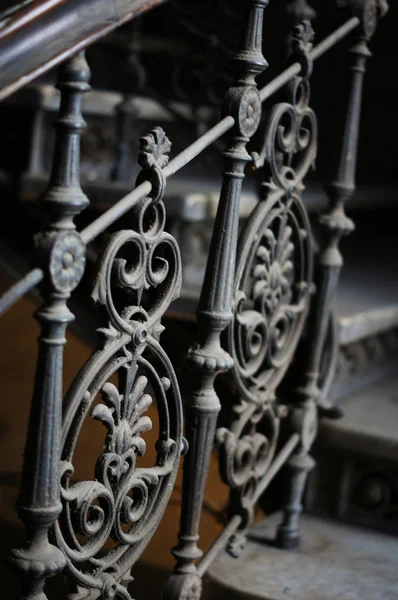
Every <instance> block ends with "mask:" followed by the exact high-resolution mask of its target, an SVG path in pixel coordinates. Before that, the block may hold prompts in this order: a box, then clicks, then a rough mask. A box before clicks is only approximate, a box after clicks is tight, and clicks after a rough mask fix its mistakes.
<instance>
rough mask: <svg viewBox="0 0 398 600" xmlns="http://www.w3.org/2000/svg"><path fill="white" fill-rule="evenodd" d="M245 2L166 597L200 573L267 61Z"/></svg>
mask: <svg viewBox="0 0 398 600" xmlns="http://www.w3.org/2000/svg"><path fill="white" fill-rule="evenodd" d="M246 4H247V5H248V17H247V25H246V29H245V32H244V35H243V40H242V44H241V46H240V48H241V49H240V50H239V51H238V53H237V54H236V55H235V56H234V57H233V66H234V68H235V71H236V82H237V83H236V85H235V86H234V87H232V88H231V89H230V90H229V91H228V92H227V95H226V98H225V112H226V114H229V115H231V116H232V117H233V118H234V120H235V125H234V127H233V129H232V131H231V136H230V139H229V142H228V145H227V149H226V151H225V152H224V174H223V183H222V189H221V194H220V201H219V204H218V210H217V216H216V219H215V223H214V228H213V236H212V240H211V244H210V250H209V257H208V261H207V266H206V272H205V277H204V282H203V287H202V292H201V297H200V301H199V306H198V310H197V318H198V325H199V333H198V343H197V344H196V345H195V346H193V347H192V348H191V349H190V351H189V353H188V360H187V363H188V366H189V368H190V369H192V371H193V373H192V375H193V376H192V388H193V392H192V395H191V396H190V398H188V402H187V404H188V405H187V414H186V435H187V437H188V440H189V452H188V454H187V455H186V457H185V459H184V481H183V499H182V512H181V525H180V533H179V543H178V545H177V546H176V547H175V548H174V549H173V550H172V552H173V555H174V556H175V557H176V559H177V564H176V567H175V569H174V573H173V575H171V577H170V578H169V580H168V583H167V586H166V592H165V596H166V598H168V599H169V600H171V599H173V600H176V599H177V598H178V599H182V598H183V597H186V595H188V596H190V595H191V594H194V597H197V596H198V595H200V590H201V577H200V575H199V574H198V572H197V568H196V566H195V564H194V563H195V561H196V559H198V558H199V557H200V556H201V555H202V552H201V550H200V549H199V548H198V540H199V534H198V529H199V521H200V514H201V510H202V502H203V494H204V488H205V484H206V479H207V473H208V468H209V460H210V455H211V452H212V448H213V443H214V435H215V429H216V424H217V415H218V412H219V410H220V401H219V398H218V396H217V394H216V391H215V389H214V380H215V378H216V377H217V375H218V374H219V373H221V372H223V371H227V370H229V369H231V368H232V365H233V361H232V358H231V356H230V355H229V354H228V353H227V352H225V351H224V350H223V349H222V347H221V341H220V336H221V333H222V332H223V331H224V329H225V328H226V327H227V326H228V325H229V323H230V322H231V319H232V287H233V280H234V272H235V260H236V247H237V237H238V223H239V202H240V194H241V189H242V181H243V179H244V169H245V165H246V164H247V163H248V162H249V161H250V160H251V159H250V156H249V154H248V152H247V150H246V145H247V143H248V142H249V140H250V138H251V136H252V135H253V134H254V133H255V131H256V129H257V127H258V125H259V122H260V117H261V100H260V96H259V93H258V90H257V86H256V82H255V77H256V75H258V74H259V73H261V72H262V71H263V70H264V69H265V68H266V67H267V63H266V61H265V59H264V57H263V55H262V29H263V13H264V8H265V6H266V5H267V4H268V0H251V1H250V2H247V3H246Z"/></svg>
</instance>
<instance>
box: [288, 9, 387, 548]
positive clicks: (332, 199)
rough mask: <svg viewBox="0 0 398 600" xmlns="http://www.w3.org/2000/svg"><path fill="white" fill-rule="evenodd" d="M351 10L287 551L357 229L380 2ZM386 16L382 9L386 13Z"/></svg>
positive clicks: (296, 422) (298, 414)
mask: <svg viewBox="0 0 398 600" xmlns="http://www.w3.org/2000/svg"><path fill="white" fill-rule="evenodd" d="M349 5H350V6H351V8H352V12H353V13H354V15H355V16H357V17H359V18H360V20H361V25H360V26H361V31H360V35H359V37H358V38H357V40H356V42H355V44H354V45H353V47H352V48H351V49H350V53H351V54H352V55H353V57H354V60H353V64H352V66H351V67H350V70H351V71H352V76H351V89H350V94H349V100H348V110H347V117H346V122H345V127H344V134H343V144H342V149H341V154H340V159H339V165H338V169H337V175H336V178H335V180H334V181H333V182H332V183H330V184H329V185H328V186H327V192H328V196H329V209H328V211H327V212H326V213H325V214H323V215H321V216H320V218H319V224H320V226H321V229H322V233H323V236H322V240H321V249H320V252H319V255H318V257H317V266H316V271H315V283H316V290H317V291H316V295H315V298H314V303H313V306H312V309H311V315H310V319H309V340H310V341H309V356H308V366H307V371H306V375H305V379H304V385H303V386H302V387H300V388H299V389H298V390H297V393H298V403H297V405H296V407H295V408H294V410H293V413H292V426H293V429H295V430H296V431H299V432H301V444H300V446H299V448H298V451H297V452H296V453H295V454H294V455H292V457H291V458H290V460H289V461H288V467H289V469H290V482H289V490H288V495H287V499H286V504H285V514H284V520H283V523H282V524H281V525H280V527H279V530H278V542H279V544H280V545H281V546H283V547H285V548H293V547H296V546H298V545H299V544H300V530H299V514H300V512H301V510H302V505H301V502H302V496H303V492H304V486H305V482H306V478H307V474H308V472H309V471H310V470H311V469H312V468H313V466H314V464H315V463H314V460H313V459H312V458H311V457H310V456H309V455H308V452H309V449H310V447H311V445H312V443H313V441H314V439H315V436H316V432H317V405H318V406H319V407H320V408H321V409H322V408H325V407H326V408H327V405H326V403H325V402H324V400H323V399H322V398H321V391H320V389H319V387H318V381H319V375H320V367H321V359H322V350H323V347H324V343H325V339H326V332H327V328H328V323H329V319H330V316H331V305H332V302H333V299H334V295H335V291H336V287H337V283H338V278H339V275H340V270H341V267H342V265H343V258H342V256H341V254H340V251H339V242H340V238H341V237H342V236H343V235H347V234H349V233H351V232H352V231H353V230H354V224H353V222H352V221H351V219H349V218H348V217H347V216H346V214H345V212H344V204H345V202H346V201H347V200H349V198H351V196H352V195H353V193H354V191H355V167H356V158H357V147H358V133H359V122H360V115H361V100H362V86H363V77H364V73H365V65H366V61H367V59H368V58H369V56H370V55H371V54H370V51H369V49H368V46H367V43H368V41H369V39H370V38H371V37H372V35H373V33H374V31H375V29H376V25H377V11H378V8H379V3H378V2H376V0H351V1H350V2H349ZM383 6H384V4H383ZM384 9H385V7H384ZM384 9H383V11H384ZM383 11H382V10H380V13H381V12H383Z"/></svg>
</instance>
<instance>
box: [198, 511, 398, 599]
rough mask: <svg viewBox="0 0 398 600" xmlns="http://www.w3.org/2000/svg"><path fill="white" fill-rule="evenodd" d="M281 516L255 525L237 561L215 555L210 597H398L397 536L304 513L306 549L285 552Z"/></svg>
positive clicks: (208, 589) (211, 574)
mask: <svg viewBox="0 0 398 600" xmlns="http://www.w3.org/2000/svg"><path fill="white" fill-rule="evenodd" d="M280 518H281V517H280V515H278V514H275V515H273V516H272V517H270V518H268V519H266V520H265V521H263V522H261V523H259V524H257V525H255V526H254V527H253V528H252V531H251V536H250V538H251V539H249V541H248V543H247V546H246V548H245V549H244V551H243V553H242V555H241V557H240V558H239V559H238V560H236V559H234V558H231V557H230V556H229V555H228V554H227V553H226V552H223V553H222V554H221V555H220V556H219V557H218V558H217V559H216V561H215V562H214V563H213V564H212V566H211V567H210V570H209V571H208V575H207V588H206V590H207V593H206V595H205V596H204V599H205V600H216V599H219V598H227V597H228V600H398V585H397V580H398V575H397V574H398V539H396V538H394V537H391V536H388V535H385V534H381V533H378V532H374V531H367V530H365V529H362V528H359V527H353V526H351V525H346V524H341V523H336V522H334V521H330V520H327V519H320V518H318V517H314V516H309V515H303V516H302V521H301V523H302V534H303V543H302V547H301V548H298V549H297V550H281V549H279V548H276V547H275V546H274V545H273V540H274V537H275V530H276V527H277V525H278V523H279V521H280Z"/></svg>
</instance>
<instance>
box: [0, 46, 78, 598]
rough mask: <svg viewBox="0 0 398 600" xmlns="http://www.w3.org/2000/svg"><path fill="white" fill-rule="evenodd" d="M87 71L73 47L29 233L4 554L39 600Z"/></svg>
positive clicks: (53, 485)
mask: <svg viewBox="0 0 398 600" xmlns="http://www.w3.org/2000/svg"><path fill="white" fill-rule="evenodd" d="M89 77H90V71H89V68H88V65H87V63H86V61H85V58H84V53H80V54H78V55H77V56H75V57H74V58H72V59H70V60H68V62H66V63H65V64H64V65H63V66H62V67H61V69H60V76H59V83H58V88H59V90H60V91H61V105H60V109H59V115H58V118H57V120H56V122H55V129H56V144H55V150H54V158H53V167H52V172H51V177H50V181H49V185H48V187H47V189H46V191H45V192H44V193H43V195H42V196H41V198H40V199H39V204H40V206H41V208H42V210H43V218H44V221H43V225H42V229H41V231H40V233H39V234H38V236H37V238H36V246H37V258H38V263H39V266H40V267H41V269H42V270H43V272H44V279H43V283H42V284H41V293H42V296H43V303H42V305H41V306H40V308H39V310H38V311H37V312H36V315H35V317H36V319H37V320H38V322H39V323H40V326H41V334H40V337H39V352H38V359H37V368H36V378H35V384H34V391H33V398H32V405H31V413H30V420H29V425H28V434H27V441H26V447H25V459H24V466H23V473H22V483H21V490H20V495H19V500H18V512H19V515H20V517H21V519H22V520H23V522H24V524H25V527H26V538H27V539H26V543H25V544H24V545H23V546H22V547H21V548H18V549H14V550H13V551H12V552H11V556H10V564H11V566H12V567H14V569H15V570H16V571H17V573H18V575H19V577H20V578H21V580H22V592H21V594H20V596H19V597H20V598H23V599H24V600H45V599H46V595H45V593H44V585H45V583H46V580H47V578H48V577H51V576H53V575H56V574H57V573H59V572H60V571H61V570H62V569H63V567H64V565H65V557H64V555H63V553H62V552H61V551H60V550H59V549H58V548H56V547H55V546H53V545H52V544H51V543H50V541H49V537H48V534H49V529H50V528H51V526H52V525H53V523H54V522H55V520H56V519H57V517H58V515H59V514H60V512H61V503H60V468H59V466H60V455H59V452H60V431H61V407H62V372H63V346H64V344H65V342H66V340H65V330H66V327H67V325H68V323H70V321H72V320H73V318H74V317H73V314H72V313H71V312H70V310H69V309H68V307H67V300H68V298H69V296H70V293H71V291H72V290H73V289H74V288H75V287H76V285H77V284H78V283H79V281H80V279H81V277H82V275H83V272H84V266H85V246H84V244H83V241H82V240H81V238H80V236H79V234H78V233H77V232H76V231H75V225H74V223H73V218H74V216H75V215H77V214H78V213H80V212H81V211H82V210H83V209H84V208H85V207H86V206H87V205H88V200H87V198H86V196H85V195H84V194H83V192H82V190H81V188H80V136H81V133H82V131H83V129H84V127H85V122H84V120H83V118H82V101H83V95H84V93H85V92H87V91H88V90H89V89H90V86H89V84H88V81H89Z"/></svg>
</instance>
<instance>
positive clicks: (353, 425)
mask: <svg viewBox="0 0 398 600" xmlns="http://www.w3.org/2000/svg"><path fill="white" fill-rule="evenodd" d="M397 367H398V364H397ZM397 370H398V369H397ZM343 410H344V415H343V417H342V418H341V419H337V420H323V421H321V424H320V431H319V435H318V440H319V442H320V443H321V444H322V445H325V444H330V445H333V446H335V447H336V446H337V447H338V448H339V450H350V451H353V450H355V451H357V452H361V453H365V454H372V455H373V456H379V457H381V458H387V459H392V460H398V427H397V424H398V374H397V373H394V374H393V375H390V376H389V377H385V378H382V379H379V380H378V381H376V382H374V383H373V384H371V385H368V386H365V387H363V388H361V389H360V390H358V391H357V392H355V393H353V394H351V395H349V396H347V397H346V398H345V399H344V405H343Z"/></svg>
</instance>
